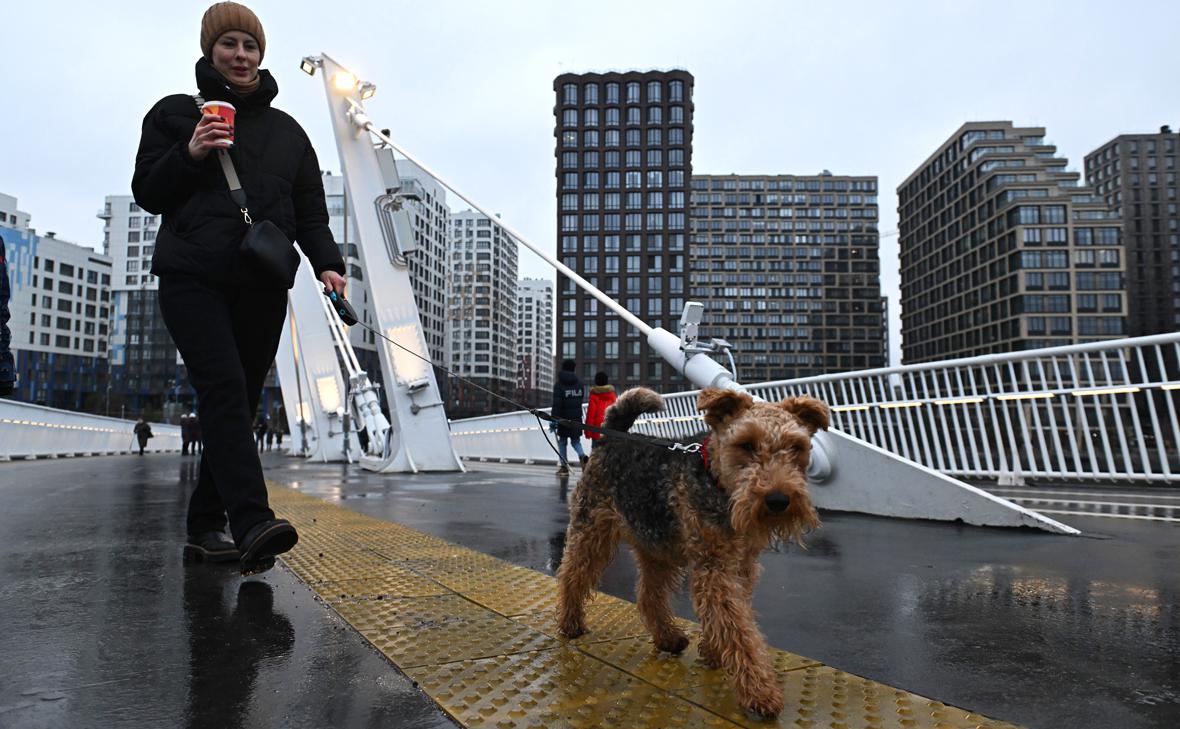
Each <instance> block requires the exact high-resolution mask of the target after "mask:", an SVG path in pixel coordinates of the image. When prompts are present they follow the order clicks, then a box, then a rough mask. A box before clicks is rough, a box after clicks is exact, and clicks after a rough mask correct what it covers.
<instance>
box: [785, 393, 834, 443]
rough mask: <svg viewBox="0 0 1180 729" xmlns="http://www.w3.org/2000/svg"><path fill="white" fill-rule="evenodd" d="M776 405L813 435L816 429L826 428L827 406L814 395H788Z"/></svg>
mask: <svg viewBox="0 0 1180 729" xmlns="http://www.w3.org/2000/svg"><path fill="white" fill-rule="evenodd" d="M778 406H779V407H780V408H782V409H783V410H786V411H787V412H788V413H790V414H791V415H794V416H795V417H796V418H797V419H798V420H799V422H800V423H803V427H805V428H807V430H808V432H810V433H811V434H813V435H814V434H815V431H817V430H827V429H828V406H827V405H825V404H824V403H822V402H820V401H819V400H816V399H815V398H814V397H806V396H804V397H788V398H787V399H786V400H783V401H782V402H780V403H779V404H778Z"/></svg>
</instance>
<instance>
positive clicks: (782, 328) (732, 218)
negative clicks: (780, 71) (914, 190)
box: [664, 172, 887, 382]
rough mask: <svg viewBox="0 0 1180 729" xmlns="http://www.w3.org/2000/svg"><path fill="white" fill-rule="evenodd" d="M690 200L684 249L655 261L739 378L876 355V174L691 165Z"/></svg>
mask: <svg viewBox="0 0 1180 729" xmlns="http://www.w3.org/2000/svg"><path fill="white" fill-rule="evenodd" d="M691 202H692V206H691V209H690V216H691V222H692V239H691V243H690V246H689V251H688V256H687V257H686V256H685V255H683V254H669V255H668V256H667V257H666V259H665V261H664V264H665V266H666V268H667V270H668V272H669V273H672V274H681V275H683V274H684V272H685V270H686V268H687V270H688V276H689V284H688V285H689V290H688V298H689V299H692V300H694V301H700V302H702V303H703V304H704V305H705V313H704V320H703V321H702V323H701V327H700V331H699V335H700V338H701V339H702V340H704V341H706V342H707V341H708V340H709V338H711V337H720V338H723V339H725V340H726V341H728V342H729V343H730V344H732V345H734V353H733V355H734V360H735V362H736V365H737V369H738V377H739V379H740V380H741V381H743V382H767V381H770V380H782V379H790V378H795V377H808V376H812V375H820V374H826V373H829V372H846V371H850V370H860V369H867V368H873V367H884V366H885V364H886V358H887V350H886V342H885V331H884V330H885V320H884V314H883V311H882V300H881V280H880V261H879V257H878V243H879V240H878V230H877V220H878V215H877V178H876V177H861V176H843V175H839V176H837V175H832V174H831V173H828V172H824V173H823V174H820V175H816V176H797V175H694V176H693V178H692V200H691ZM679 296H683V294H682V293H680V294H678V297H679ZM682 301H683V299H681V298H676V299H674V300H672V301H671V306H672V308H673V309H674V310H677V311H678V310H679V307H680V306H682ZM722 361H724V360H722Z"/></svg>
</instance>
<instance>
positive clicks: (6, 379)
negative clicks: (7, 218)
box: [0, 240, 16, 397]
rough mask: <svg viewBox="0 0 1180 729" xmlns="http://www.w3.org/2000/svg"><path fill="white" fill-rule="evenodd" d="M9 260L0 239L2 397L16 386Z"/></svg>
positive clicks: (0, 360) (10, 392)
mask: <svg viewBox="0 0 1180 729" xmlns="http://www.w3.org/2000/svg"><path fill="white" fill-rule="evenodd" d="M10 295H11V289H10V288H9V284H8V262H7V260H6V259H5V258H4V241H2V240H0V397H3V396H5V395H11V394H12V391H13V390H14V389H15V388H16V363H15V362H13V359H12V333H11V332H10V331H9V329H8V319H9V313H8V297H9V296H10Z"/></svg>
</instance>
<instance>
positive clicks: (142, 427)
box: [135, 416, 153, 456]
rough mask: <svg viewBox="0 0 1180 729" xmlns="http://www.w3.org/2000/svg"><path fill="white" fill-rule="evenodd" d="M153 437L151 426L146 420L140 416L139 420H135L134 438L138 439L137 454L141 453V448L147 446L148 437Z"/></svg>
mask: <svg viewBox="0 0 1180 729" xmlns="http://www.w3.org/2000/svg"><path fill="white" fill-rule="evenodd" d="M151 437H153V435H152V426H150V425H148V424H147V421H146V420H144V419H143V416H140V418H139V420H137V421H136V422H135V439H136V440H138V441H139V455H141V456H142V455H143V449H144V448H147V442H148V438H151Z"/></svg>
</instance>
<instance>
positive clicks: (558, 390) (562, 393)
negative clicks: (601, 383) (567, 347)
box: [549, 370, 586, 438]
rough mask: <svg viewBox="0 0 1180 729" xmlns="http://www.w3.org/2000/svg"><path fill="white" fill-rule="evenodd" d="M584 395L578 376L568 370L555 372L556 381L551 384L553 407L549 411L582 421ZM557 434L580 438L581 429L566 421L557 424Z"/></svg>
mask: <svg viewBox="0 0 1180 729" xmlns="http://www.w3.org/2000/svg"><path fill="white" fill-rule="evenodd" d="M585 397H586V388H585V386H584V385H582V381H581V380H579V379H578V376H577V375H575V374H574V373H573V372H570V371H568V370H561V371H560V372H558V373H557V382H556V383H555V384H554V385H553V407H552V408H551V409H550V411H549V412H550V413H551V414H552V415H554V416H556V417H559V418H565V419H566V420H573V421H574V422H577V423H581V422H582V400H583V399H584V398H585ZM557 434H558V435H560V436H564V437H566V438H581V437H582V429H581V428H578V427H576V426H573V425H568V424H566V423H558V424H557Z"/></svg>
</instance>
